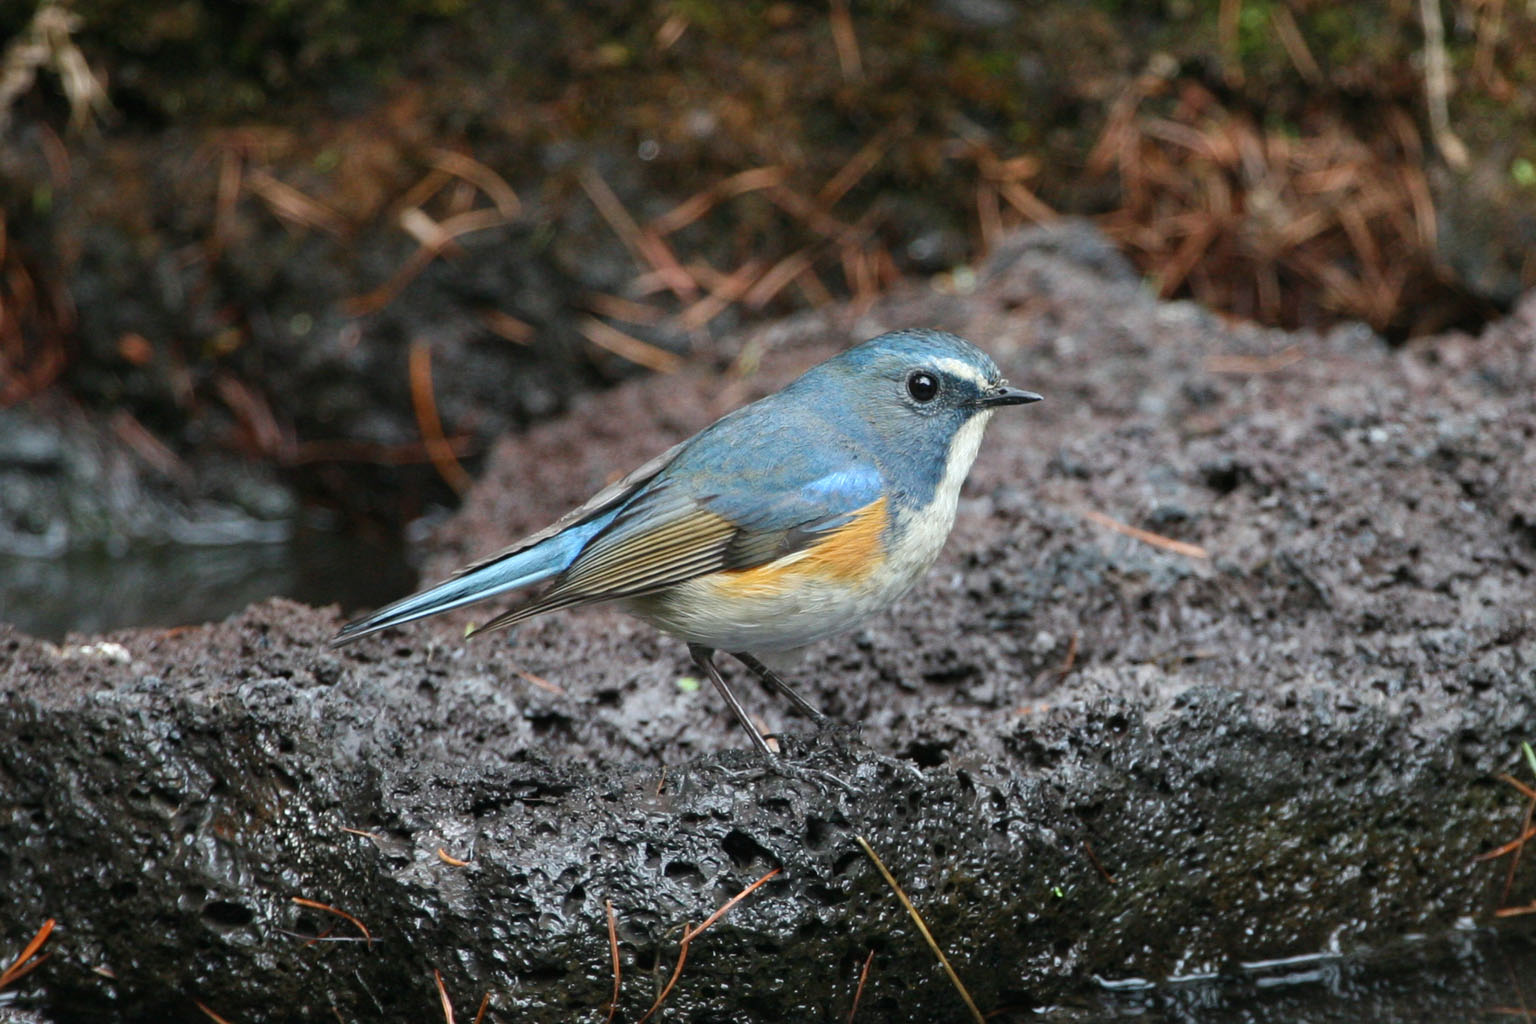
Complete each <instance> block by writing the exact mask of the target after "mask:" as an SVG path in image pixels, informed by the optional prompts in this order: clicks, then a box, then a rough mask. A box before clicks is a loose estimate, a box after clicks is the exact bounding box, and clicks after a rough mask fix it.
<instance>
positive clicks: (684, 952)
mask: <svg viewBox="0 0 1536 1024" xmlns="http://www.w3.org/2000/svg"><path fill="white" fill-rule="evenodd" d="M783 870H784V869H783V868H774V869H773V870H772V871H770V872H768V873H767V874H766V875H764V876H763V877H762V878H759V879H758V880H757V881H755V882H753V883H752V884H751V885H749V886H747V887H746V888H745V889H743V890H741V892H739V893H737V894H736V895H735V896H732V897H731V898H730V899H728V900H726V901H725V902H724V903H723V904H721V905H720V909H719V910H716V911H715V912H714V913H713V914H710V915H709V916H708V917H707V918H705V919H704V923H703V924H701V925H699V926H698V927H697V928H689V929H688V930H687V931H685V932H684V933H683V940H682V942H680V943H679V944H678V947H677V966H675V967H674V968H672V976H671V977H670V978H668V979H667V983H666V985H665V986H664V987H663V988H662V990H661V994H660V995H658V996H657V997H656V1001H655V1002H654V1003H652V1004H651V1008H650V1009H649V1010H646V1011H645V1015H644V1016H642V1017H641V1018H640V1020H639V1021H638V1022H636V1024H645V1022H646V1021H648V1020H650V1019H651V1016H652V1015H653V1014H655V1012H656V1011H657V1010H659V1009H661V1004H662V1003H663V1002H665V1001H666V998H667V996H669V995H671V994H672V988H673V986H675V985H676V984H677V979H678V977H679V976H680V975H681V974H682V973H683V964H684V963H686V962H687V960H688V947H689V946H690V945H692V943H693V940H694V939H696V938H698V937H699V936H700V935H701V934H702V933H703V932H704V929H706V928H708V927H709V926H710V925H712V924H714V923H715V922H716V921H718V920H720V919H721V918H722V917H724V916H725V915H726V912H727V911H729V910H730V909H731V908H732V907H734V906H735V905H736V904H738V903H740V902H741V901H742V900H744V899H746V898H747V897H748V896H750V895H751V894H752V893H753V891H754V890H756V889H757V887H758V886H760V885H762V884H763V883H765V882H767V881H768V880H769V879H770V878H772V877H773V876H774V875H777V874H778V873H779V872H781V871H783Z"/></svg>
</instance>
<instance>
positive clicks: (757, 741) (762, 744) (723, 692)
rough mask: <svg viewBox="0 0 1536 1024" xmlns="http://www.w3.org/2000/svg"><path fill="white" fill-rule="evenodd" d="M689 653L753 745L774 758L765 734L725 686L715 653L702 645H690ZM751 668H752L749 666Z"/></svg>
mask: <svg viewBox="0 0 1536 1024" xmlns="http://www.w3.org/2000/svg"><path fill="white" fill-rule="evenodd" d="M688 653H689V654H691V655H693V663H694V664H695V665H697V666H699V668H701V669H703V670H704V672H705V674H706V675H708V676H709V681H710V682H712V683H714V684H715V689H717V690H719V691H720V696H722V697H724V698H725V702H726V703H727V704H729V705H730V707H731V714H733V715H735V716H736V721H738V722H740V723H741V727H742V728H743V729H745V730H747V735H749V736H751V737H752V745H753V746H755V747H756V748H757V749H758V750H759V751H761V752H762V753H763V754H764V755H765V756H767V757H772V756H773V749H772V748H771V747H769V746H768V741H767V740H765V739H763V734H762V733H760V732H758V731H757V726H755V725H753V724H752V719H750V718H748V717H747V709H746V708H744V707H742V706H741V701H739V700H737V699H736V695H735V694H734V693H732V692H731V688H730V687H729V686H726V685H725V679H724V678H722V677H721V675H720V670H719V669H718V668H716V667H715V661H714V658H715V652H714V651H712V650H710V649H709V648H708V647H705V646H704V645H702V644H689V645H688ZM747 667H748V668H751V666H750V665H749V666H747Z"/></svg>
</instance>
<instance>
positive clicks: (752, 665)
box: [731, 651, 827, 725]
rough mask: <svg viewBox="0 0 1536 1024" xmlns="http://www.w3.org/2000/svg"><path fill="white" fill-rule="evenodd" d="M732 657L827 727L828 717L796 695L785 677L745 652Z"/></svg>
mask: <svg viewBox="0 0 1536 1024" xmlns="http://www.w3.org/2000/svg"><path fill="white" fill-rule="evenodd" d="M731 657H733V658H735V659H736V660H737V661H739V662H741V663H742V664H743V665H745V666H747V669H748V670H749V671H750V672H751V673H752V674H753V675H755V676H757V677H758V678H759V679H761V680H762V681H763V682H765V683H768V684H770V685H771V686H773V688H774V689H776V690H778V691H779V692H780V693H782V694H783V695H784V696H786V697H788V698H789V699H790V701H791V702H792V703H793V704H794V705H795V707H797V708H799V709H800V710H801V711H802V712H803V713H804V714H805V715H806V716H807V717H809V718H810V719H811V720H812V721H814V722H815V723H816V724H817V725H825V724H826V723H827V716H826V715H824V714H822V713H821V711H820V710H818V709H817V707H816V706H815V705H814V704H812V703H811V702H810V701H808V700H806V699H805V698H804V697H802V696H800V695H799V694H798V693H796V692H795V691H794V690H793V689H792V688H791V687H790V685H789V684H788V683H786V682H785V681H784V679H783V677H781V676H780V675H779V674H778V673H777V672H775V671H774V670H773V669H771V668H769V667H768V666H767V665H764V664H763V663H762V662H760V661H758V660H757V659H756V658H754V657H753V656H752V655H750V654H747V653H746V652H745V651H733V652H731Z"/></svg>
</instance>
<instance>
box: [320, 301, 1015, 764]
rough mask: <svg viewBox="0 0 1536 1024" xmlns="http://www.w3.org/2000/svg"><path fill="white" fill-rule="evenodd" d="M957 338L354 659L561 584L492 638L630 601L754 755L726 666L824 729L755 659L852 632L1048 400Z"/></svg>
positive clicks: (701, 438) (579, 532) (408, 616)
mask: <svg viewBox="0 0 1536 1024" xmlns="http://www.w3.org/2000/svg"><path fill="white" fill-rule="evenodd" d="M1039 400H1040V396H1039V395H1037V394H1034V393H1032V392H1029V391H1021V390H1019V389H1018V388H1015V387H1010V386H1008V383H1007V381H1005V380H1003V377H1002V374H1001V373H1000V372H999V371H998V368H997V364H996V363H994V362H993V361H992V360H991V358H990V357H989V356H987V354H986V353H984V352H982V351H981V350H980V349H978V348H976V347H975V346H974V345H972V344H970V343H969V342H967V341H963V340H961V339H960V338H957V337H955V336H954V335H953V334H946V333H944V332H942V331H933V330H904V331H895V332H892V333H890V334H883V335H881V336H880V337H878V338H875V339H873V340H872V341H867V342H865V343H864V344H862V345H859V346H856V347H855V348H852V349H850V350H848V351H847V352H844V353H843V354H842V355H839V356H835V357H833V358H832V359H829V360H827V361H826V362H824V363H822V364H821V365H819V366H816V367H814V368H813V369H811V370H809V371H808V372H806V373H805V374H804V375H803V376H801V377H800V378H799V379H798V380H796V381H794V382H793V383H791V384H790V385H789V386H787V387H785V388H784V389H783V390H782V391H779V392H778V393H777V394H773V395H769V396H768V397H767V398H764V399H762V400H760V401H757V402H754V403H752V404H751V405H748V406H745V407H744V408H741V409H738V410H736V411H735V412H733V413H731V414H729V415H728V416H725V417H723V418H722V419H720V420H718V421H716V422H715V423H714V424H713V425H712V426H710V427H707V428H705V429H704V430H702V431H700V432H699V433H698V434H695V435H694V436H693V437H692V438H690V439H689V440H687V441H684V442H683V443H681V444H679V445H677V446H675V447H674V448H672V449H671V450H670V451H668V452H665V453H664V454H662V455H660V456H659V457H657V458H655V459H652V460H651V461H650V462H648V463H646V464H645V465H644V466H641V467H640V468H639V469H637V470H635V471H634V472H633V473H631V474H629V476H627V477H625V478H624V479H623V480H620V481H619V482H618V483H615V484H613V485H612V486H610V487H607V488H606V489H604V490H603V491H601V492H600V493H598V494H597V495H596V496H594V497H593V498H592V499H591V500H590V501H588V502H587V503H586V504H584V505H582V506H581V507H580V508H578V509H575V510H574V511H572V512H570V513H568V514H566V515H565V516H564V517H563V518H562V519H560V520H559V521H558V522H556V523H555V524H554V525H552V526H549V527H547V528H546V529H544V530H541V531H539V532H538V533H535V534H533V535H532V536H531V537H527V538H525V539H523V540H521V541H518V542H517V543H516V544H513V545H512V546H511V547H509V548H507V549H506V550H504V551H501V552H499V553H497V554H495V555H492V556H491V557H490V558H487V559H485V560H483V561H480V562H476V563H475V564H473V565H470V566H467V567H465V568H464V569H461V570H460V571H459V572H458V573H457V574H455V575H454V576H453V577H451V578H449V579H448V580H446V581H444V582H442V583H439V584H438V585H437V586H435V587H431V588H429V589H427V590H423V591H421V592H420V593H417V594H413V595H411V596H410V597H406V598H402V599H401V600H399V601H396V602H395V603H394V604H391V605H389V606H387V607H385V608H381V609H380V610H379V611H376V612H374V613H373V614H372V615H369V616H367V617H366V618H362V619H359V620H357V621H356V622H353V623H351V624H350V625H348V626H347V627H346V628H344V629H343V630H342V631H341V632H340V633H338V634H336V636H335V637H334V638H333V639H332V641H331V643H332V645H340V644H344V643H347V642H348V641H351V640H355V639H357V638H358V637H361V636H366V635H367V634H369V633H373V632H375V631H377V630H381V629H386V628H388V627H390V626H397V625H400V624H401V623H405V622H411V621H413V620H415V619H420V618H424V617H426V616H428V615H436V614H438V613H439V612H446V611H448V610H449V609H452V608H459V607H462V606H464V605H467V604H473V603H475V602H477V601H483V600H485V599H486V598H490V597H495V596H496V595H498V594H504V593H506V592H507V591H510V590H516V589H518V588H520V587H526V586H529V585H530V584H533V583H538V582H540V581H541V580H546V579H550V578H551V577H553V582H552V584H551V585H550V586H549V588H548V589H547V590H546V591H545V592H544V593H543V594H542V595H541V596H539V597H538V598H537V599H535V600H533V601H531V602H530V603H528V604H525V605H523V606H522V607H519V608H516V609H513V610H512V611H509V612H506V613H505V614H503V615H500V616H498V617H497V618H494V619H492V620H491V621H490V622H488V623H486V624H485V625H484V626H482V627H480V629H482V630H485V629H495V628H497V627H501V626H511V625H513V624H514V623H518V622H521V621H523V620H524V619H527V618H529V617H531V616H534V615H538V614H540V613H541V612H547V611H551V610H553V609H556V608H569V607H572V606H575V605H583V604H592V603H594V602H597V601H618V602H621V604H622V606H623V607H624V608H625V609H626V610H627V611H629V612H631V613H633V614H635V615H638V616H640V617H641V618H643V619H645V620H647V621H649V622H650V623H652V624H653V625H655V626H657V627H658V628H660V629H662V630H664V631H666V632H668V633H671V634H672V635H674V636H676V637H679V638H680V639H682V640H684V641H686V642H687V644H688V651H689V653H690V654H691V655H692V656H693V660H694V661H695V662H696V663H697V664H698V666H699V668H700V669H702V670H703V671H704V672H705V673H706V674H707V675H708V676H709V678H710V681H711V682H713V683H714V685H715V688H716V689H718V690H719V691H720V694H721V696H722V697H724V698H725V701H726V703H727V704H729V705H730V708H731V711H732V712H733V713H734V714H735V716H736V718H737V720H738V721H739V722H740V723H741V724H742V727H743V728H745V729H746V730H747V734H748V735H750V736H751V737H752V742H753V743H754V744H755V745H756V746H757V748H758V749H759V750H761V751H763V752H764V753H769V747H768V744H767V742H766V741H765V740H764V738H763V737H762V735H761V734H759V732H758V730H757V729H756V728H755V727H754V726H753V724H752V722H751V720H750V719H749V718H748V717H747V712H746V709H745V708H743V707H742V704H741V701H739V700H738V699H737V698H736V695H735V694H734V693H732V692H731V689H730V687H728V686H727V685H726V683H725V680H724V679H723V678H722V677H721V675H720V670H719V669H718V668H717V667H716V666H715V662H714V654H715V652H716V651H727V652H729V653H731V654H732V655H733V656H734V657H735V658H736V659H737V660H739V661H740V662H741V663H742V664H743V665H745V666H746V667H747V669H749V670H750V671H751V672H753V673H754V674H756V675H757V676H759V677H760V678H762V679H763V680H764V681H765V682H767V683H769V684H771V685H772V686H774V687H776V688H777V689H779V690H780V691H781V692H783V693H784V694H785V695H786V696H787V697H789V698H790V699H791V700H792V701H793V702H794V703H795V705H796V706H797V707H799V708H800V710H801V711H803V712H805V713H806V714H808V715H809V716H811V717H812V718H813V719H815V720H816V721H818V722H821V721H825V717H824V716H823V715H822V714H821V712H819V711H818V710H817V709H816V708H814V707H812V706H811V704H810V703H809V702H807V701H806V700H805V699H804V698H803V697H801V696H800V695H799V694H797V693H795V691H794V690H792V689H791V688H790V687H789V685H788V684H787V683H785V682H784V680H783V679H782V678H780V677H779V676H778V674H777V673H775V672H773V671H772V670H770V669H769V668H768V667H767V666H766V665H764V664H763V663H762V662H761V661H759V660H758V658H757V657H756V655H757V654H759V653H763V652H768V651H784V650H792V649H794V648H798V647H804V646H805V645H807V644H810V643H813V642H814V641H817V640H821V639H824V638H826V637H829V636H832V635H833V634H836V633H840V632H842V631H844V630H846V629H849V628H851V627H852V626H854V625H856V624H857V623H859V622H860V621H862V620H863V619H865V618H867V617H868V616H870V615H872V614H874V613H875V612H879V611H882V610H884V609H886V608H888V607H890V605H891V604H892V603H894V602H895V601H896V600H897V599H898V598H899V597H901V595H903V594H904V593H906V592H907V590H909V589H910V588H911V587H912V585H913V584H914V583H915V582H917V580H918V578H919V577H920V576H922V575H923V573H925V572H926V571H927V570H928V568H929V566H931V565H932V564H933V561H934V559H935V558H937V557H938V554H939V549H940V548H941V547H943V545H944V541H945V539H946V538H947V537H948V536H949V530H950V527H951V526H952V525H953V524H954V521H955V504H956V502H957V501H958V500H959V497H960V485H961V483H963V482H964V480H965V476H966V474H967V473H968V472H969V471H970V468H971V463H972V462H973V461H974V460H975V458H976V449H977V447H978V446H979V445H980V443H981V435H982V431H983V430H984V429H985V428H986V425H987V421H988V420H989V419H991V418H992V413H993V411H994V410H996V409H997V408H998V407H1000V406H1005V405H1022V404H1024V403H1027V402H1038V401H1039Z"/></svg>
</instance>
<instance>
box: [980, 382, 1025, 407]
mask: <svg viewBox="0 0 1536 1024" xmlns="http://www.w3.org/2000/svg"><path fill="white" fill-rule="evenodd" d="M1038 401H1040V396H1039V395H1037V394H1035V393H1034V392H1033V391H1025V390H1023V389H1022V388H1015V387H1009V386H1008V385H1007V384H998V385H995V386H993V387H990V388H987V390H985V391H983V392H982V393H981V398H980V400H979V401H978V402H977V403H976V404H978V405H980V406H981V407H982V408H983V409H995V408H997V407H998V406H1000V405H1028V404H1029V403H1030V402H1038Z"/></svg>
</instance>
